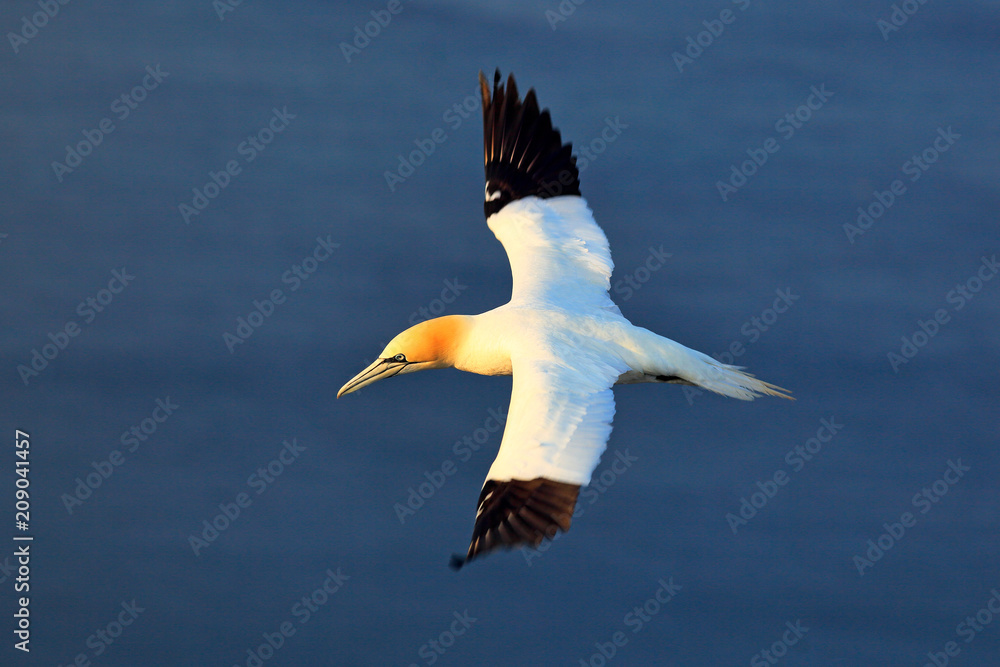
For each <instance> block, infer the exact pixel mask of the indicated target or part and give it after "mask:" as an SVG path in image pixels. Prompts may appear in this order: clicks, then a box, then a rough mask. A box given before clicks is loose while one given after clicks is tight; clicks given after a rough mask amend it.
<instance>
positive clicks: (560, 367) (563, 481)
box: [337, 70, 791, 568]
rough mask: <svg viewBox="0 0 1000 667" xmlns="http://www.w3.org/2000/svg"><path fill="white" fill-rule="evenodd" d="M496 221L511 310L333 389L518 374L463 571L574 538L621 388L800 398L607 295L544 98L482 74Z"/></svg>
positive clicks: (463, 320) (393, 350)
mask: <svg viewBox="0 0 1000 667" xmlns="http://www.w3.org/2000/svg"><path fill="white" fill-rule="evenodd" d="M479 84H480V88H481V91H482V97H483V125H484V147H485V163H486V192H485V197H486V201H485V204H484V207H485V212H486V224H487V225H488V226H489V228H490V230H492V231H493V233H494V234H495V235H496V237H497V239H498V240H499V241H500V243H502V244H503V247H504V249H505V250H506V251H507V258H508V259H509V260H510V268H511V274H512V276H513V289H512V293H511V297H510V301H509V302H508V303H506V304H505V305H503V306H500V307H499V308H494V309H493V310H490V311H488V312H485V313H482V314H481V315H446V316H444V317H438V318H436V319H432V320H428V321H426V322H421V323H419V324H417V325H415V326H413V327H410V328H409V329H407V330H406V331H404V332H402V333H401V334H399V335H398V336H396V337H395V338H393V339H392V341H391V342H390V343H389V344H388V345H387V346H386V347H385V349H384V350H382V353H381V354H379V356H378V358H377V359H376V360H375V361H374V362H373V363H372V364H371V365H370V366H368V368H366V369H365V370H363V371H361V373H359V374H358V375H357V376H355V377H354V378H352V379H351V380H350V381H349V382H348V383H347V384H345V385H344V386H343V387H342V388H341V389H340V391H339V392H338V393H337V397H338V398H340V397H341V396H343V395H345V394H349V393H351V392H352V391H355V390H357V389H360V388H361V387H365V386H367V385H369V384H371V383H373V382H375V381H377V380H381V379H384V378H389V377H392V376H394V375H401V374H403V373H412V372H414V371H421V370H425V369H429V368H451V367H454V368H457V369H459V370H463V371H468V372H470V373H479V374H481V375H513V376H514V377H513V390H512V392H511V397H510V408H509V409H508V411H507V424H506V427H505V429H504V434H503V440H502V441H501V443H500V450H499V452H498V453H497V457H496V460H495V461H494V462H493V465H492V467H491V468H490V470H489V473H488V474H487V476H486V482H485V484H484V485H483V489H482V492H481V493H480V496H479V504H478V510H477V512H476V522H475V526H474V528H473V531H472V540H471V543H470V545H469V550H468V552H467V553H466V555H465V557H460V556H455V557H453V560H452V566H453V567H456V568H458V567H461V566H462V564H464V563H465V562H467V561H469V560H471V559H473V558H475V557H477V556H480V555H483V554H485V553H487V552H489V551H492V550H493V549H496V548H498V547H505V548H510V547H513V546H516V545H524V544H530V545H533V546H538V545H539V544H540V543H541V542H542V540H543V539H545V538H552V537H553V536H554V535H555V534H556V532H557V531H559V530H563V531H566V530H569V526H570V520H571V518H572V515H573V510H574V507H575V505H576V500H577V495H578V493H579V491H580V487H581V486H584V485H586V484H588V483H589V482H590V476H591V473H593V471H594V469H595V468H596V467H597V464H598V462H599V461H600V458H601V454H602V453H603V452H604V449H605V447H606V445H607V441H608V437H609V436H610V435H611V420H612V418H613V417H614V414H615V400H614V394H613V393H612V390H611V387H612V386H614V385H615V384H626V383H638V382H666V383H673V384H688V385H695V386H698V387H702V388H705V389H709V390H711V391H714V392H717V393H719V394H723V395H725V396H732V397H733V398H739V399H743V400H752V399H753V398H755V397H757V396H760V395H761V394H767V395H771V396H780V397H782V398H791V397H790V396H789V395H788V392H787V390H785V389H782V388H781V387H777V386H775V385H773V384H769V383H767V382H763V381H761V380H758V379H757V378H755V377H753V376H752V375H750V374H748V373H744V372H743V371H742V370H741V369H740V367H737V366H730V365H727V364H723V363H720V362H718V361H716V360H715V359H713V358H712V357H710V356H708V355H705V354H702V353H701V352H697V351H695V350H692V349H689V348H687V347H684V346H683V345H681V344H680V343H676V342H674V341H672V340H670V339H669V338H664V337H663V336H659V335H657V334H655V333H653V332H652V331H649V330H647V329H643V328H640V327H637V326H635V325H633V324H632V323H631V322H629V321H628V320H627V319H625V317H624V316H622V313H621V311H620V310H619V309H618V306H616V305H615V304H614V302H613V301H612V300H611V297H610V295H609V294H608V289H609V287H610V279H611V271H612V269H613V268H614V264H613V263H612V261H611V251H610V249H609V248H608V240H607V238H606V237H605V235H604V232H603V231H602V230H601V228H600V227H598V226H597V223H596V222H595V221H594V217H593V214H592V212H591V210H590V208H588V206H587V202H586V201H585V200H584V199H583V197H582V196H581V195H580V181H579V174H578V172H577V168H576V158H574V157H573V156H572V154H571V152H572V145H571V144H569V143H567V144H563V143H562V139H561V137H560V135H559V130H557V129H555V128H553V127H552V121H551V119H550V117H549V112H548V110H547V109H546V110H543V111H539V107H538V101H537V99H536V97H535V91H534V90H528V93H527V95H525V96H524V100H521V99H520V98H519V96H518V92H517V87H516V85H515V84H514V76H513V75H510V76H509V77H508V79H507V85H506V89H505V88H504V86H503V85H501V84H500V71H499V70H497V72H496V75H495V76H494V81H493V95H492V99H491V96H490V90H489V87H488V85H487V81H486V77H484V76H483V73H482V72H480V73H479Z"/></svg>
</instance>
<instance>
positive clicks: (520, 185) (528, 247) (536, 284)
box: [479, 71, 617, 310]
mask: <svg viewBox="0 0 1000 667" xmlns="http://www.w3.org/2000/svg"><path fill="white" fill-rule="evenodd" d="M479 83H480V87H481V88H482V95H483V134H484V138H485V139H484V148H485V164H486V202H485V210H486V221H487V224H488V225H489V227H490V229H491V230H492V231H493V233H494V234H495V235H496V237H497V239H498V240H499V241H500V242H501V243H502V244H503V246H504V249H505V250H506V251H507V258H508V259H509V260H510V267H511V273H512V275H513V292H512V295H511V302H513V303H530V304H533V305H537V304H539V303H541V304H549V305H558V306H560V307H563V308H567V307H569V308H572V307H591V308H593V307H598V308H609V309H613V310H617V307H616V306H615V305H614V304H613V303H612V302H611V299H610V297H608V295H607V291H608V288H609V287H610V280H611V272H612V270H613V269H614V263H613V262H612V261H611V251H610V249H609V248H608V239H607V237H606V236H605V235H604V232H603V231H602V230H601V228H600V227H598V226H597V223H596V222H595V221H594V216H593V213H591V211H590V208H588V206H587V202H586V201H585V200H584V199H583V197H582V196H581V195H580V180H579V173H578V171H577V168H576V159H575V158H574V157H573V156H572V145H571V144H568V143H567V144H563V143H562V138H561V137H560V135H559V130H557V129H555V128H553V127H552V121H551V119H550V118H549V112H548V110H544V111H539V109H538V101H537V99H536V98H535V92H534V91H533V90H529V91H528V94H527V95H525V96H524V100H521V99H520V98H519V97H518V92H517V86H516V84H515V83H514V77H513V76H510V77H509V78H508V79H507V86H506V88H504V87H503V86H502V85H500V72H499V71H497V73H496V76H495V78H494V82H493V95H492V98H491V96H490V90H489V88H488V87H487V83H486V78H485V77H484V76H483V74H482V73H481V72H480V74H479Z"/></svg>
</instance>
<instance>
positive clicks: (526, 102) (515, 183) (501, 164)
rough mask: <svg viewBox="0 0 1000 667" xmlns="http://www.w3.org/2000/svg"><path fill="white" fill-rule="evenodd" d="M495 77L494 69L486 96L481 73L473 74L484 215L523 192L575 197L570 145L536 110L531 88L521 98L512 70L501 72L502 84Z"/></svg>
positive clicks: (577, 187)
mask: <svg viewBox="0 0 1000 667" xmlns="http://www.w3.org/2000/svg"><path fill="white" fill-rule="evenodd" d="M500 82H501V75H500V69H499V68H498V69H497V70H496V72H495V73H494V75H493V93H492V96H491V95H490V90H489V87H488V86H487V83H486V77H485V76H484V75H483V73H482V72H480V73H479V85H480V91H481V92H482V96H483V139H484V141H483V147H484V153H485V155H484V162H485V165H486V201H485V203H484V207H483V208H484V211H485V213H486V217H487V218H488V217H490V216H491V215H492V214H494V213H496V212H497V211H499V210H500V209H502V208H503V207H504V206H506V205H507V204H509V203H510V202H512V201H515V200H517V199H521V198H523V197H529V196H532V195H534V196H537V197H540V198H543V199H544V198H548V197H558V196H560V195H577V196H579V195H580V172H579V170H578V169H577V167H576V158H575V157H573V154H572V153H573V149H572V144H569V143H566V144H563V142H562V137H561V136H560V134H559V130H557V129H556V128H554V127H552V120H551V118H550V116H549V112H548V110H547V109H546V110H540V109H539V106H538V100H537V98H536V96H535V91H534V90H533V89H529V90H528V92H527V94H526V95H525V96H524V99H523V100H522V99H521V98H520V95H519V94H518V91H517V84H515V83H514V75H513V74H511V75H509V76H508V77H507V85H506V88H504V87H503V86H502V85H501V83H500Z"/></svg>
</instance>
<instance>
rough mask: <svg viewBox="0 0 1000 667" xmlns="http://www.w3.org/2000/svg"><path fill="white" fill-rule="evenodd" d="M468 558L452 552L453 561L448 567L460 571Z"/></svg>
mask: <svg viewBox="0 0 1000 667" xmlns="http://www.w3.org/2000/svg"><path fill="white" fill-rule="evenodd" d="M466 560H467V559H466V558H464V557H462V556H459V555H458V554H452V556H451V562H450V563H448V567H450V568H451V569H453V570H455V572H458V571H459V570H461V569H462V566H463V565H465V561H466Z"/></svg>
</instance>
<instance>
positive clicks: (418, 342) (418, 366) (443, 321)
mask: <svg viewBox="0 0 1000 667" xmlns="http://www.w3.org/2000/svg"><path fill="white" fill-rule="evenodd" d="M467 320H468V318H467V317H466V316H464V315H446V316H445V317H438V318H435V319H433V320H427V321H426V322H421V323H419V324H416V325H414V326H412V327H410V328H409V329H407V330H406V331H404V332H402V333H401V334H399V335H398V336H396V337H395V338H393V339H392V341H391V342H390V343H389V344H388V345H386V346H385V349H384V350H382V353H381V354H379V355H378V359H376V360H375V361H374V362H372V364H371V365H370V366H368V368H366V369H365V370H363V371H361V372H360V373H358V374H357V375H356V376H354V377H353V378H351V380H350V381H349V382H348V383H347V384H345V385H344V386H343V387H341V388H340V391H339V392H337V398H340V397H341V396H343V395H345V394H349V393H351V392H352V391H356V390H358V389H361V388H362V387H364V386H367V385H369V384H371V383H373V382H377V381H378V380H381V379H383V378H389V377H392V376H393V375H399V374H400V373H412V372H414V371H422V370H426V369H428V368H448V367H450V366H454V365H455V353H456V351H457V349H458V346H459V345H460V344H461V342H462V340H463V339H464V337H465V333H466V330H467V329H468V321H467Z"/></svg>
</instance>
